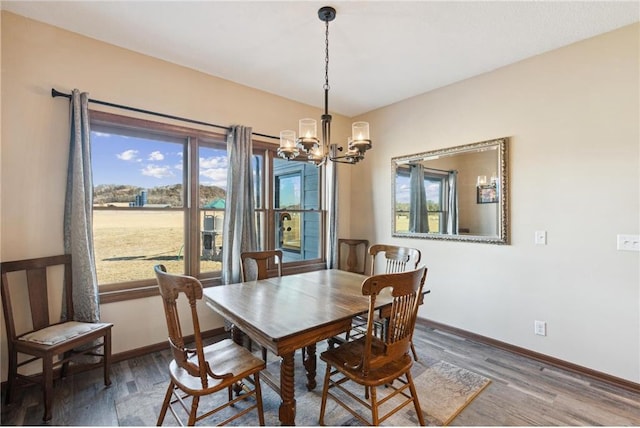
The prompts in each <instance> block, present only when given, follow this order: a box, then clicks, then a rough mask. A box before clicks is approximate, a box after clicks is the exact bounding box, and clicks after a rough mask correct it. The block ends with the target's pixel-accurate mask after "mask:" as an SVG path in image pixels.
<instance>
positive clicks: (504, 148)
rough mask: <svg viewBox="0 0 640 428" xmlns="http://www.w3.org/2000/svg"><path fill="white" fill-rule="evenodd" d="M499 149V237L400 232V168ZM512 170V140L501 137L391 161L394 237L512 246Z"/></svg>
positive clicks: (497, 150) (497, 229)
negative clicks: (510, 208)
mask: <svg viewBox="0 0 640 428" xmlns="http://www.w3.org/2000/svg"><path fill="white" fill-rule="evenodd" d="M494 149H495V150H496V152H497V156H498V160H497V175H498V176H497V179H498V183H499V184H500V194H499V198H498V202H497V204H498V207H497V211H498V212H497V219H498V221H497V225H496V234H495V235H473V234H446V233H440V232H438V233H429V232H427V233H418V232H397V231H396V230H397V228H396V218H397V217H396V200H397V199H396V181H397V166H398V165H400V164H407V163H410V162H416V161H420V162H424V161H428V160H429V159H437V158H442V157H445V156H455V155H457V154H464V153H474V152H481V151H486V150H494ZM508 172H509V169H508V138H506V137H505V138H498V139H494V140H488V141H481V142H477V143H472V144H466V145H463V146H456V147H449V148H445V149H438V150H431V151H428V152H422V153H416V154H412V155H405V156H398V157H394V158H392V159H391V177H392V180H391V201H392V204H391V231H392V236H394V237H398V238H418V239H435V240H443V241H464V242H478V243H485V244H498V245H506V244H509V174H508Z"/></svg>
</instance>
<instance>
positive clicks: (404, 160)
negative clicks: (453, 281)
mask: <svg viewBox="0 0 640 428" xmlns="http://www.w3.org/2000/svg"><path fill="white" fill-rule="evenodd" d="M507 142H508V139H507V138H499V139H495V140H489V141H482V142H479V143H473V144H467V145H464V146H457V147H450V148H446V149H439V150H433V151H429V152H424V153H417V154H414V155H407V156H399V157H395V158H392V159H391V168H392V177H393V184H392V189H391V191H392V195H391V196H392V201H393V204H392V210H393V212H392V219H393V220H392V222H393V224H392V231H393V236H396V237H401V238H424V239H442V240H451V241H471V242H483V243H489V244H507V243H508V226H509V224H508V207H509V203H508V202H509V192H508V189H509V187H508V184H509V183H508V175H507V171H508V168H507V159H508V156H507Z"/></svg>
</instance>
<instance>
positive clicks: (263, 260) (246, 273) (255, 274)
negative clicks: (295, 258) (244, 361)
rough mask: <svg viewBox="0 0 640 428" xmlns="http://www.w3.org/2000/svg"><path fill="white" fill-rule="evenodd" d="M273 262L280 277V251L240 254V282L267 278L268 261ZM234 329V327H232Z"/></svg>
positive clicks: (263, 354)
mask: <svg viewBox="0 0 640 428" xmlns="http://www.w3.org/2000/svg"><path fill="white" fill-rule="evenodd" d="M270 260H272V261H274V263H275V265H276V266H277V267H278V276H282V251H281V250H265V251H245V252H244V253H241V254H240V262H241V263H240V269H241V271H242V281H243V282H246V281H256V280H259V279H267V278H269V270H268V268H269V261H270ZM234 328H235V327H234ZM248 346H249V350H251V339H249V345H248ZM262 359H263V360H265V361H267V348H265V347H264V346H263V347H262Z"/></svg>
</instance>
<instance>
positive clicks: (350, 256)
mask: <svg viewBox="0 0 640 428" xmlns="http://www.w3.org/2000/svg"><path fill="white" fill-rule="evenodd" d="M345 247H346V248H348V250H349V252H348V253H347V257H346V259H345V264H343V263H342V261H343V255H342V250H343V248H345ZM368 247H369V241H367V240H366V239H342V238H340V239H338V268H339V269H341V270H346V271H348V272H355V273H360V274H364V271H365V269H366V264H367V260H366V255H367V248H368ZM360 249H362V250H361V251H362V252H361V253H360V252H359V250H360ZM360 262H362V264H360Z"/></svg>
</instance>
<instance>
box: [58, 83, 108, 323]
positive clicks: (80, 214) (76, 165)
mask: <svg viewBox="0 0 640 428" xmlns="http://www.w3.org/2000/svg"><path fill="white" fill-rule="evenodd" d="M88 105H89V94H87V93H86V92H83V93H80V91H79V90H78V89H74V90H73V91H72V93H71V103H70V110H71V111H70V113H71V136H70V142H69V163H68V167H67V168H68V169H67V190H66V197H65V205H64V251H65V253H66V254H71V259H72V278H73V302H74V303H73V304H74V308H73V310H74V317H75V321H82V322H97V321H99V320H100V304H99V299H98V280H97V275H96V265H95V258H94V251H93V223H92V207H93V179H92V175H91V141H90V136H91V132H90V128H89V109H88ZM63 302H64V300H63ZM63 304H64V303H63ZM63 313H64V310H63Z"/></svg>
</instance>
